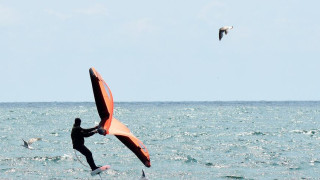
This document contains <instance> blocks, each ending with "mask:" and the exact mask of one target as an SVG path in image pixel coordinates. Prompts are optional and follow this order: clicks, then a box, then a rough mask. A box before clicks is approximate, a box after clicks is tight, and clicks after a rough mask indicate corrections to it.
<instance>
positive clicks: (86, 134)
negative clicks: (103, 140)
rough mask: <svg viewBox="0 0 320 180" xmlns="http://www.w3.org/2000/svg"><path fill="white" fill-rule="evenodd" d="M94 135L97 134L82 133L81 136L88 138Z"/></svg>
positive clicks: (93, 132) (92, 132)
mask: <svg viewBox="0 0 320 180" xmlns="http://www.w3.org/2000/svg"><path fill="white" fill-rule="evenodd" d="M95 133H97V131H91V132H83V133H82V135H83V137H90V136H92V135H94V134H95Z"/></svg>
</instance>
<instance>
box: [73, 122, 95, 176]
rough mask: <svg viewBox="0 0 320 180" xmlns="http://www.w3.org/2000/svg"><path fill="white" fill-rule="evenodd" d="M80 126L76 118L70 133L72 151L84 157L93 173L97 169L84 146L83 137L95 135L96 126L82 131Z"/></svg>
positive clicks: (90, 154) (89, 152)
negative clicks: (74, 150)
mask: <svg viewBox="0 0 320 180" xmlns="http://www.w3.org/2000/svg"><path fill="white" fill-rule="evenodd" d="M80 125H81V119H80V118H76V119H75V120H74V125H73V127H72V131H71V139H72V144H73V149H76V150H77V151H79V152H80V153H81V154H83V155H84V156H86V159H87V162H88V164H89V165H90V167H91V170H92V171H94V170H95V169H97V168H99V167H98V166H96V164H95V163H94V160H93V158H92V153H91V151H90V150H89V149H88V148H87V147H86V146H85V145H84V137H90V136H92V135H94V134H95V133H97V130H96V129H98V126H96V127H94V128H90V129H83V128H81V127H80Z"/></svg>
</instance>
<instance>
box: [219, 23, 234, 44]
mask: <svg viewBox="0 0 320 180" xmlns="http://www.w3.org/2000/svg"><path fill="white" fill-rule="evenodd" d="M232 28H233V26H223V27H222V28H220V29H219V41H221V39H222V37H223V33H225V34H226V35H227V34H228V30H229V29H232Z"/></svg>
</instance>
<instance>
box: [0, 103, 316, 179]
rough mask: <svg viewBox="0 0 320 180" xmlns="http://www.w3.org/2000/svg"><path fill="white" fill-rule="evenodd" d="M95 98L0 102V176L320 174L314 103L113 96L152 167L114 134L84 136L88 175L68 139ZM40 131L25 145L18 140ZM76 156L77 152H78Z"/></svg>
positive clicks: (94, 116)
mask: <svg viewBox="0 0 320 180" xmlns="http://www.w3.org/2000/svg"><path fill="white" fill-rule="evenodd" d="M76 117H79V118H81V119H82V127H83V128H91V127H94V126H95V125H97V124H98V123H99V122H100V118H99V115H98V113H97V109H96V105H95V103H94V102H40V103H33V102H32V103H28V102H24V103H0V179H97V180H98V179H140V178H141V175H142V170H144V172H145V175H146V178H147V179H164V180H165V179H210V180H211V179H223V180H225V179H320V132H319V130H320V123H319V122H320V102H318V101H312V102H309V101H306V102H304V101H299V102H295V101H288V102H287V101H284V102H269V101H257V102H242V101H235V102H116V103H115V105H114V117H116V118H117V119H118V120H120V121H121V122H122V123H124V124H125V125H126V126H128V128H129V129H130V130H131V132H132V133H133V134H134V135H135V136H136V137H138V138H139V139H140V140H141V141H142V142H143V143H144V144H145V146H146V147H147V149H148V150H149V153H150V158H151V167H150V168H147V167H145V166H144V165H143V164H142V163H141V162H140V160H139V159H138V158H137V157H136V156H135V155H134V154H133V153H132V152H131V151H130V150H129V149H128V148H127V147H126V146H124V145H123V144H122V143H121V142H120V141H119V140H118V139H117V138H116V137H114V136H112V135H107V136H102V135H99V134H95V135H94V136H91V137H89V138H86V139H85V145H86V146H87V147H88V148H89V149H90V150H91V151H92V154H93V158H94V160H95V162H96V164H97V165H105V164H109V165H111V169H109V170H107V171H105V172H103V173H102V174H101V177H100V176H91V175H90V169H89V168H88V166H87V163H86V160H85V158H84V157H83V156H82V155H80V154H79V153H78V154H77V155H76V154H75V152H74V150H73V148H72V142H71V138H70V133H71V128H72V125H73V123H74V119H75V118H76ZM30 138H41V140H39V141H36V142H34V143H33V144H32V145H31V146H32V147H33V148H34V149H33V150H30V149H27V148H25V147H23V146H22V145H23V141H22V139H24V140H28V139H30ZM77 157H78V158H77Z"/></svg>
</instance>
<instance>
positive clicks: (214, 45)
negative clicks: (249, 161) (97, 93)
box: [0, 0, 320, 102]
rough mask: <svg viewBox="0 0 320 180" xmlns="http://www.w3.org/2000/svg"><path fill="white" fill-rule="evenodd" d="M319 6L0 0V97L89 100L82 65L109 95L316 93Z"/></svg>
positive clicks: (197, 97)
mask: <svg viewBox="0 0 320 180" xmlns="http://www.w3.org/2000/svg"><path fill="white" fill-rule="evenodd" d="M319 7H320V1H317V0H310V1H303V0H260V1H257V0H242V1H237V0H201V1H194V0H175V1H169V0H161V1H149V0H136V1H105V0H68V1H62V0H55V1H43V0H30V1H25V0H10V1H8V0H0V68H1V70H0V82H1V88H0V102H51V101H58V102H67V101H72V102H78V101H79V102H83V101H89V102H91V101H92V102H93V101H94V97H93V92H92V86H91V81H90V77H89V68H90V67H94V68H95V69H96V70H97V71H98V72H99V73H100V74H101V75H102V77H103V78H104V80H105V81H106V83H107V84H108V85H109V87H110V88H111V91H112V93H113V98H114V101H115V102H123V101H129V102H131V101H294V100H312V101H316V100H320V85H319V80H318V78H320V21H319V17H320V11H319ZM226 25H228V26H234V28H233V29H232V30H231V31H230V32H229V33H228V35H225V36H224V37H223V39H222V40H221V41H219V38H218V31H219V28H220V27H222V26H226Z"/></svg>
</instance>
